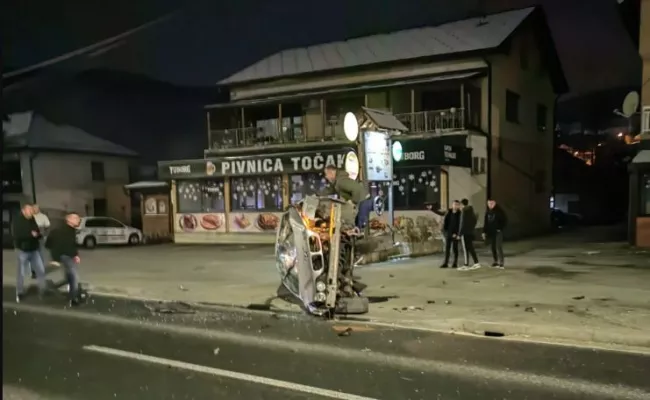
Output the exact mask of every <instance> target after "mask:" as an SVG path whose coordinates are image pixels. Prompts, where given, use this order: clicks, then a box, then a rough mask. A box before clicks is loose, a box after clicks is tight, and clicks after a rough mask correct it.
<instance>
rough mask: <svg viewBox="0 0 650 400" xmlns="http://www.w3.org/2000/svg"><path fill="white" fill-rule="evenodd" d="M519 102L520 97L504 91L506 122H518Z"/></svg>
mask: <svg viewBox="0 0 650 400" xmlns="http://www.w3.org/2000/svg"><path fill="white" fill-rule="evenodd" d="M519 100H520V96H519V95H518V94H517V93H515V92H513V91H510V90H506V120H507V121H508V122H514V123H518V122H519Z"/></svg>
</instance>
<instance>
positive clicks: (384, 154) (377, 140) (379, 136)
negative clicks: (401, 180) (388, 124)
mask: <svg viewBox="0 0 650 400" xmlns="http://www.w3.org/2000/svg"><path fill="white" fill-rule="evenodd" d="M364 135H365V137H364V139H365V140H364V143H365V157H366V179H367V180H369V181H389V180H391V179H392V178H393V163H392V159H391V152H390V150H391V149H390V138H389V136H388V134H387V133H385V132H373V131H368V132H365V133H364Z"/></svg>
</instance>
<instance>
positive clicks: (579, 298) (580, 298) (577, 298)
mask: <svg viewBox="0 0 650 400" xmlns="http://www.w3.org/2000/svg"><path fill="white" fill-rule="evenodd" d="M572 298H573V300H582V299H584V298H585V296H574V297H572Z"/></svg>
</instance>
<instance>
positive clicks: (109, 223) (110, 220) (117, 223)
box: [104, 218, 124, 228]
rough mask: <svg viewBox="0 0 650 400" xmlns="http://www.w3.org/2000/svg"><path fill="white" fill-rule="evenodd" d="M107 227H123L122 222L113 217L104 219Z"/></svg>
mask: <svg viewBox="0 0 650 400" xmlns="http://www.w3.org/2000/svg"><path fill="white" fill-rule="evenodd" d="M104 223H105V224H106V227H108V228H124V224H123V223H121V222H120V221H118V220H116V219H113V218H106V220H105V221H104Z"/></svg>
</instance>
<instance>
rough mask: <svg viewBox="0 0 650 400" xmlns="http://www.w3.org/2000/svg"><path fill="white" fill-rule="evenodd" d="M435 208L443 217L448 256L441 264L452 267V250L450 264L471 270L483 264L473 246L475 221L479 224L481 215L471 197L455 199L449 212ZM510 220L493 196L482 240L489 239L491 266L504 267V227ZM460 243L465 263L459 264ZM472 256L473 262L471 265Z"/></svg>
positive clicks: (446, 255) (442, 266)
mask: <svg viewBox="0 0 650 400" xmlns="http://www.w3.org/2000/svg"><path fill="white" fill-rule="evenodd" d="M432 211H433V212H434V213H436V214H438V215H440V216H443V217H444V220H443V224H442V237H443V239H444V244H445V260H444V262H443V263H442V265H441V266H440V268H449V267H450V265H449V261H450V258H451V256H452V254H453V257H454V258H453V262H452V264H451V268H457V269H458V270H459V271H469V270H475V269H479V268H481V264H480V263H479V260H478V256H477V255H476V249H475V248H474V240H475V232H476V225H477V224H478V218H479V217H478V215H477V214H476V212H475V211H474V207H472V206H471V205H470V204H469V200H467V199H462V200H460V201H458V200H454V201H453V202H452V203H451V208H450V209H449V210H447V211H446V212H443V211H437V210H433V209H432ZM507 223H508V220H507V217H506V214H505V212H504V211H503V209H502V208H501V207H500V206H499V205H498V204H497V202H496V201H495V200H494V199H489V200H488V201H487V211H486V212H485V217H484V220H483V233H482V237H483V240H487V242H488V243H489V245H490V248H491V250H492V257H493V260H494V262H493V263H492V265H491V266H492V267H494V268H499V269H503V268H505V260H504V255H503V230H504V229H505V227H506V225H507ZM459 245H460V246H461V247H462V249H463V261H464V262H463V265H462V266H460V267H459V266H458V256H459V251H458V250H459ZM470 258H471V261H472V262H473V263H472V264H471V265H470Z"/></svg>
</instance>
